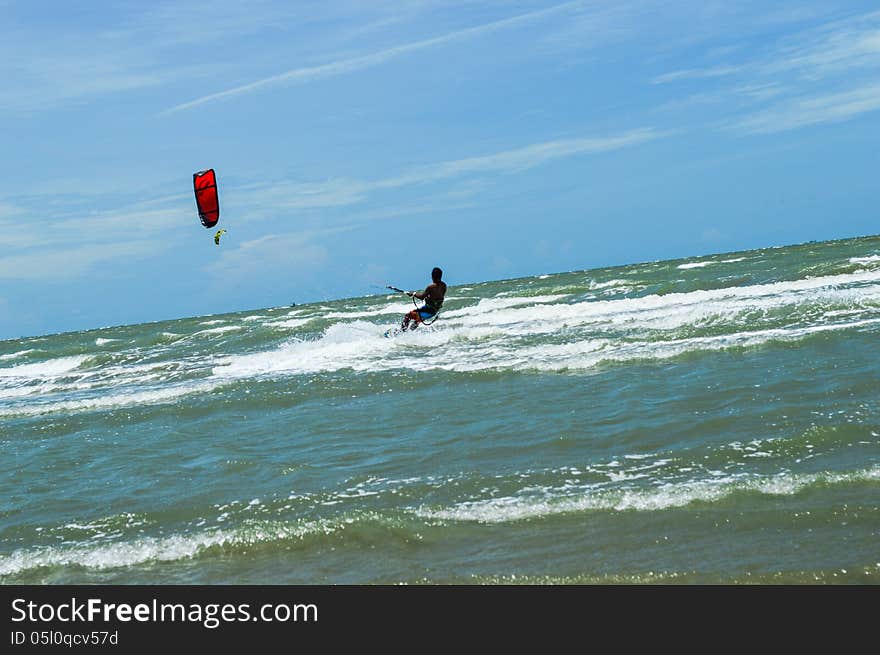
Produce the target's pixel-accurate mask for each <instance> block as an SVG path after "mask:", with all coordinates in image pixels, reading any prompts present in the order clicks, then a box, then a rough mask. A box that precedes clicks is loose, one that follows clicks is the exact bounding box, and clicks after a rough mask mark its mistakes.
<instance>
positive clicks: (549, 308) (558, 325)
mask: <svg viewBox="0 0 880 655" xmlns="http://www.w3.org/2000/svg"><path fill="white" fill-rule="evenodd" d="M878 280H880V271H875V272H870V271H862V272H858V273H852V274H846V275H838V276H828V277H823V278H806V279H801V280H793V281H786V282H776V283H770V284H763V285H752V286H746V287H727V288H722V289H713V290H698V291H692V292H686V293H684V292H683V293H671V294H666V295H651V296H645V297H641V298H622V299H618V300H597V301H583V302H578V303H564V302H554V301H559V300H560V299H562V298H566V297H570V296H560V295H549V296H538V297H527V296H523V297H514V298H510V297H507V298H497V297H496V298H491V299H483V300H481V301H480V302H479V303H477V304H476V305H473V306H470V307H465V308H461V309H457V310H455V311H446V312H443V313H442V314H441V319H440V322H439V323H438V324H437V326H436V327H431V328H428V329H425V328H420V329H419V330H416V331H415V332H409V333H404V334H401V335H399V336H397V337H396V338H394V339H384V338H383V337H382V333H383V332H384V329H385V328H386V327H388V326H380V325H375V324H373V323H369V322H366V321H359V320H356V321H352V322H340V323H336V324H334V325H332V326H330V327H329V328H327V330H325V332H324V334H323V335H322V336H321V337H319V338H315V339H302V340H295V341H292V342H289V343H287V344H285V345H283V346H281V347H279V348H275V349H271V350H267V351H265V352H262V353H252V354H248V355H231V356H228V357H225V358H219V359H218V360H217V362H216V364H215V366H214V368H213V373H214V374H215V375H217V376H218V377H221V378H226V377H248V376H251V375H273V374H300V373H316V372H322V371H325V372H332V371H337V370H341V369H352V370H354V371H383V370H392V369H412V370H425V369H442V370H450V371H477V370H493V369H495V370H527V369H533V370H547V371H554V370H555V371H561V370H565V369H587V368H590V367H593V366H595V365H597V364H598V363H600V362H603V361H629V360H635V359H654V358H661V359H662V358H669V357H674V356H677V355H680V354H683V353H686V352H699V351H713V350H721V349H725V348H731V347H748V346H755V345H761V344H765V343H769V342H772V341H794V340H799V339H803V338H806V337H808V336H810V335H811V334H814V333H819V332H826V331H835V330H847V329H859V328H864V327H873V326H875V325H877V322H878V320H880V319H877V318H873V317H876V311H875V310H876V309H878V308H873V309H872V306H871V305H870V303H871V302H874V303H878V302H880V285H877V284H875V283H876V282H877V281H878ZM817 302H827V303H833V304H849V305H850V306H852V307H853V308H861V309H859V311H858V312H857V313H856V314H855V315H853V314H847V316H849V317H850V320H849V321H847V322H839V323H828V322H827V320H825V321H822V322H818V323H814V324H810V322H809V321H811V320H812V321H815V320H816V319H815V318H812V319H811V318H809V316H808V317H806V318H805V319H803V320H801V319H799V318H798V316H797V314H795V315H794V316H793V318H792V319H791V325H790V326H785V327H780V328H772V329H760V323H757V324H756V322H755V321H756V319H755V318H754V315H755V314H757V315H758V316H759V317H760V316H763V315H764V313H766V312H770V311H771V310H774V309H777V308H780V307H785V306H797V305H799V304H804V303H807V304H815V303H817ZM861 312H864V315H866V316H870V317H872V318H865V319H863V320H860V318H859V315H860V314H861ZM743 317H745V318H743ZM799 321H800V322H799ZM706 322H712V324H716V325H717V324H720V325H721V327H727V328H728V329H729V330H730V331H728V332H727V333H726V334H720V335H715V336H705V337H692V338H684V339H681V338H679V339H664V338H662V331H668V330H674V329H678V328H681V327H684V326H689V325H703V324H705V323H706ZM746 327H748V328H750V329H744V328H746ZM542 335H547V336H550V337H552V338H553V340H554V341H553V342H551V343H540V342H538V343H535V339H536V338H538V337H541V336H542ZM560 338H562V339H564V341H563V342H562V343H559V339H560Z"/></svg>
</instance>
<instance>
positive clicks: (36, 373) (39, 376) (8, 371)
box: [0, 355, 89, 380]
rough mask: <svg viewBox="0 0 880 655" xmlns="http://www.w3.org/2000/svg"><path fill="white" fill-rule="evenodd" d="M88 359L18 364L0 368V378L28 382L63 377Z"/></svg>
mask: <svg viewBox="0 0 880 655" xmlns="http://www.w3.org/2000/svg"><path fill="white" fill-rule="evenodd" d="M88 359H89V358H88V357H87V356H86V355H72V356H70V357H58V358H57V359H48V360H46V361H44V362H34V363H33V364H19V365H18V366H12V367H9V368H0V378H18V379H28V380H48V379H51V378H54V377H57V376H59V375H63V374H65V373H68V372H70V371H73V370H74V369H77V368H79V367H80V366H82V365H83V364H84V363H85V362H86V361H87V360H88Z"/></svg>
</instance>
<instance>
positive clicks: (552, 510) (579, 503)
mask: <svg viewBox="0 0 880 655" xmlns="http://www.w3.org/2000/svg"><path fill="white" fill-rule="evenodd" d="M878 480H880V466H874V467H871V468H867V469H863V470H860V471H853V472H848V473H839V472H821V473H804V474H796V473H790V472H782V473H779V474H776V475H769V476H768V475H754V474H737V475H731V476H722V477H717V478H711V479H705V480H697V481H693V482H683V483H668V484H663V485H660V486H657V487H653V488H649V489H644V488H643V489H639V488H633V487H629V488H626V487H625V488H618V486H609V485H607V484H593V485H585V486H582V487H580V488H579V489H577V490H576V491H574V492H573V490H572V489H571V488H566V489H560V488H542V489H531V490H529V491H528V493H523V494H520V495H516V496H506V497H503V498H491V499H487V500H477V501H466V502H462V503H459V504H457V505H454V506H452V507H447V508H440V509H435V508H430V507H424V506H423V507H420V508H418V509H417V510H415V513H416V514H417V515H418V516H421V517H423V518H431V519H444V520H452V521H474V522H479V523H507V522H512V521H521V520H524V519H532V518H538V517H544V516H552V515H556V514H569V513H578V512H590V511H615V512H625V511H641V512H652V511H661V510H666V509H672V508H676V507H686V506H687V505H690V504H691V503H694V502H705V503H712V502H717V501H719V500H722V499H724V498H727V497H729V496H731V495H732V494H735V493H742V492H749V491H752V492H757V493H761V494H765V495H772V496H793V495H795V494H797V493H799V492H800V491H802V490H803V489H806V488H808V487H810V486H813V485H816V484H828V485H836V484H848V483H852V482H875V481H878Z"/></svg>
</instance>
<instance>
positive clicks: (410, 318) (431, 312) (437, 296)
mask: <svg viewBox="0 0 880 655" xmlns="http://www.w3.org/2000/svg"><path fill="white" fill-rule="evenodd" d="M442 277H443V271H441V270H440V269H439V268H436V267H435V268H434V269H433V270H432V271H431V280H433V281H432V282H431V284H429V285H428V286H427V287H425V290H424V291H422V292H421V293H419V292H418V291H407V292H406V295H408V296H409V297H410V298H417V299H419V300H424V301H425V304H424V305H422V306H421V307H419V308H418V309H414V310H412V311H411V312H409V313H408V314H407V315H406V316H404V317H403V323H402V324H401V325H400V329H401V330H407V329H411V330H415V329H416V328H417V327H418V326H419V323H424V322H425V320H426V319H430V318H432V317H433V316H436V315H437V312H439V311H440V308H441V307H442V306H443V299H444V298H445V297H446V283H445V282H443V281H442V280H441V278H442ZM410 323H412V327H411V328H410Z"/></svg>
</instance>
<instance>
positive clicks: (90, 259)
mask: <svg viewBox="0 0 880 655" xmlns="http://www.w3.org/2000/svg"><path fill="white" fill-rule="evenodd" d="M156 245H157V244H156V243H154V242H152V241H146V240H138V241H128V242H123V243H112V244H109V243H105V244H96V245H81V246H75V247H69V248H58V249H54V250H42V249H41V250H33V251H28V252H25V253H19V254H14V255H4V256H0V279H10V280H40V281H50V280H70V279H72V278H76V277H79V276H81V275H83V274H84V273H86V272H87V271H89V270H90V269H92V268H93V267H94V266H96V265H98V264H101V263H103V262H107V261H111V260H115V259H130V258H132V257H146V256H149V255H150V254H154V253H155V252H156Z"/></svg>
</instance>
